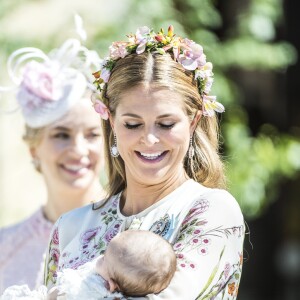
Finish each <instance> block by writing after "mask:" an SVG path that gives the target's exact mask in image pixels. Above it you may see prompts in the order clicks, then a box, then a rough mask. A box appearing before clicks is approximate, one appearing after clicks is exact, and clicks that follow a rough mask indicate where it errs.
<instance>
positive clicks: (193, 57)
mask: <svg viewBox="0 0 300 300" xmlns="http://www.w3.org/2000/svg"><path fill="white" fill-rule="evenodd" d="M181 46H182V48H183V49H184V50H183V53H182V54H180V55H179V57H178V62H179V63H181V64H182V66H183V67H184V68H185V69H187V70H191V71H194V70H196V69H197V68H200V67H202V66H204V65H205V64H206V56H205V54H204V53H203V48H202V46H200V45H199V44H196V43H195V42H193V41H191V40H189V39H184V41H183V43H182V44H181Z"/></svg>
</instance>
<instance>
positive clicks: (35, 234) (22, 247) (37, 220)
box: [0, 208, 53, 295]
mask: <svg viewBox="0 0 300 300" xmlns="http://www.w3.org/2000/svg"><path fill="white" fill-rule="evenodd" d="M52 226H53V224H52V223H51V222H49V221H48V220H47V219H46V218H45V217H44V215H43V212H42V208H40V209H38V210H37V211H36V212H35V213H34V214H32V215H31V216H30V217H29V218H28V219H26V220H24V221H21V222H20V223H17V224H15V225H12V226H9V227H6V228H2V229H0V295H1V294H2V293H3V291H4V290H5V289H6V288H7V287H8V286H11V285H15V284H18V285H20V284H28V286H29V287H30V288H31V289H33V288H35V287H36V286H38V285H39V284H41V283H42V274H43V265H44V253H45V250H46V249H47V246H48V240H49V236H50V232H51V229H52Z"/></svg>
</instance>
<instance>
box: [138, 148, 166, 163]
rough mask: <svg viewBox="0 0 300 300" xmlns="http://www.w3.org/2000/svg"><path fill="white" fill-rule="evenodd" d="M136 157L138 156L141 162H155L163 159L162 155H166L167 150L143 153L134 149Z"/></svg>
mask: <svg viewBox="0 0 300 300" xmlns="http://www.w3.org/2000/svg"><path fill="white" fill-rule="evenodd" d="M134 152H135V153H136V155H137V156H138V158H140V159H141V160H142V161H143V162H147V163H157V162H160V161H161V160H163V159H164V157H165V156H166V155H167V153H168V151H159V152H153V153H145V152H139V151H134Z"/></svg>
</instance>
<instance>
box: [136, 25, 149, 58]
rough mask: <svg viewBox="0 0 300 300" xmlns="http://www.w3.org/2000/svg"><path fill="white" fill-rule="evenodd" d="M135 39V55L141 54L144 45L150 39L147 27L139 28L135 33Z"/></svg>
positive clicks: (144, 47)
mask: <svg viewBox="0 0 300 300" xmlns="http://www.w3.org/2000/svg"><path fill="white" fill-rule="evenodd" d="M135 38H136V43H137V44H138V47H137V48H136V53H137V54H141V53H143V52H144V51H145V49H146V44H147V42H148V40H149V38H150V29H149V28H148V27H147V26H143V27H139V28H138V29H137V31H136V34H135Z"/></svg>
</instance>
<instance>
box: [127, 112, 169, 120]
mask: <svg viewBox="0 0 300 300" xmlns="http://www.w3.org/2000/svg"><path fill="white" fill-rule="evenodd" d="M172 116H173V115H172V114H163V115H160V116H158V117H157V119H162V118H168V117H172ZM122 117H132V118H139V119H142V117H141V116H139V115H137V114H133V113H125V114H123V115H122Z"/></svg>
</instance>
